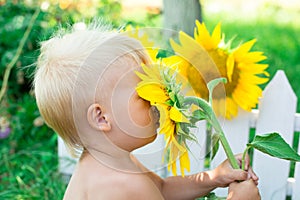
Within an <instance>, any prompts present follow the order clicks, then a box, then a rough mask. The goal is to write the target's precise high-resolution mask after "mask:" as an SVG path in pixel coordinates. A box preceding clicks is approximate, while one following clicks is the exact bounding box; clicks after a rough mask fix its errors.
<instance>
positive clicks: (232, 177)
mask: <svg viewBox="0 0 300 200" xmlns="http://www.w3.org/2000/svg"><path fill="white" fill-rule="evenodd" d="M236 159H237V160H238V162H239V163H241V160H242V154H239V155H236ZM249 163H250V162H249V157H248V156H247V157H246V159H245V171H244V170H241V169H233V168H232V167H231V165H230V163H229V161H228V160H225V161H224V162H223V163H221V164H220V165H219V166H218V167H217V168H216V169H214V170H213V171H212V178H213V179H214V180H215V181H216V184H217V187H227V186H228V185H229V184H230V183H232V182H234V181H244V180H247V179H252V180H253V181H254V183H255V184H256V185H257V184H258V177H257V176H256V174H255V173H254V172H253V170H252V168H251V167H250V166H249Z"/></svg>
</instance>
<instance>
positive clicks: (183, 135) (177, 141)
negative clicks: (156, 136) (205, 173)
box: [136, 63, 195, 176]
mask: <svg viewBox="0 0 300 200" xmlns="http://www.w3.org/2000/svg"><path fill="white" fill-rule="evenodd" d="M142 69H143V71H144V73H140V72H136V74H137V76H138V77H139V78H140V79H141V82H139V83H138V85H137V87H136V91H137V93H138V95H139V96H140V97H141V98H143V99H145V100H147V101H149V102H150V104H151V105H153V106H155V107H156V108H157V109H158V111H159V113H160V119H159V123H160V127H159V129H158V131H159V133H160V134H164V139H165V141H166V147H165V152H167V159H168V170H169V171H170V170H171V171H172V173H173V174H174V175H176V174H177V167H176V160H177V159H178V158H179V163H180V169H181V175H182V176H184V171H185V170H187V171H189V170H190V161H189V156H188V149H187V145H186V140H187V139H194V138H195V137H194V136H193V134H192V133H190V132H189V128H188V127H189V126H191V123H190V121H189V119H188V118H189V112H188V109H187V108H185V107H184V106H183V105H182V101H183V98H184V97H183V96H182V95H181V94H180V91H181V84H178V81H177V80H176V74H177V73H176V72H174V70H172V69H171V68H168V67H164V66H163V65H162V63H159V64H156V65H155V64H154V65H153V66H150V67H148V66H145V65H143V66H142Z"/></svg>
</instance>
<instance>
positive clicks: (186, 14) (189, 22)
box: [163, 0, 202, 36]
mask: <svg viewBox="0 0 300 200" xmlns="http://www.w3.org/2000/svg"><path fill="white" fill-rule="evenodd" d="M163 16H164V21H163V23H164V28H166V29H171V30H173V31H177V32H178V31H180V30H181V31H184V32H185V33H187V34H189V35H191V36H193V34H194V27H195V20H196V19H198V20H199V21H201V20H202V16H201V4H200V0H163ZM174 34H175V33H174ZM174 34H167V35H168V36H172V35H174Z"/></svg>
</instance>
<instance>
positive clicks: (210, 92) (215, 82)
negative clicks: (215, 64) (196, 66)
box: [207, 78, 227, 105]
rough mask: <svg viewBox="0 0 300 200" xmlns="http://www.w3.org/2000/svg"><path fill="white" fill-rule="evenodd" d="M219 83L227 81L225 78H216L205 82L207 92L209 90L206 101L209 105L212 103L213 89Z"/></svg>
mask: <svg viewBox="0 0 300 200" xmlns="http://www.w3.org/2000/svg"><path fill="white" fill-rule="evenodd" d="M219 83H227V79H226V78H216V79H213V80H211V81H209V82H208V83H207V88H208V92H209V101H208V102H209V104H210V105H212V94H213V90H214V89H215V87H216V86H217V85H218V84H219Z"/></svg>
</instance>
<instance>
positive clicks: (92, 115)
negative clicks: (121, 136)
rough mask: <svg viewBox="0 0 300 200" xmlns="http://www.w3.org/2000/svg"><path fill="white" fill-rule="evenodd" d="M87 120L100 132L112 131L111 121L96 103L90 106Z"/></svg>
mask: <svg viewBox="0 0 300 200" xmlns="http://www.w3.org/2000/svg"><path fill="white" fill-rule="evenodd" d="M87 120H88V122H89V124H90V126H91V127H92V128H94V129H96V130H99V131H110V130H111V125H110V123H109V120H108V119H107V117H106V116H105V115H104V113H103V112H102V109H101V107H100V105H99V104H97V103H94V104H92V105H90V107H89V108H88V111H87Z"/></svg>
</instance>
